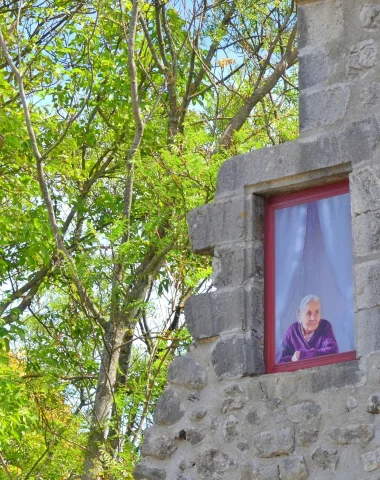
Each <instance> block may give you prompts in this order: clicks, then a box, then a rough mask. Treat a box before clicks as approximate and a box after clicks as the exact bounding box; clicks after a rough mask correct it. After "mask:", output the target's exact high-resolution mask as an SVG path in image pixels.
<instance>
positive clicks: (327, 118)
mask: <svg viewBox="0 0 380 480" xmlns="http://www.w3.org/2000/svg"><path fill="white" fill-rule="evenodd" d="M298 3H299V7H298V19H299V47H300V53H299V60H300V138H299V139H298V140H296V141H294V142H289V143H287V144H283V145H280V146H276V147H273V148H267V149H262V150H258V151H253V152H250V153H247V154H244V155H240V156H238V157H235V158H231V159H230V160H228V161H227V162H226V163H225V164H224V165H223V166H222V168H221V169H220V172H219V177H218V184H217V192H216V196H215V201H214V203H212V204H208V205H206V206H204V207H201V208H199V209H196V210H194V211H192V212H191V213H190V215H189V219H188V222H189V233H190V237H191V241H192V247H193V250H194V251H195V252H198V253H199V254H206V255H213V257H214V285H215V287H216V291H213V292H210V293H207V294H203V295H198V296H195V297H192V298H190V299H189V300H188V301H187V303H186V307H185V315H186V322H187V325H188V327H189V329H190V331H191V333H192V335H193V337H194V339H195V343H194V346H193V348H192V349H191V351H190V352H189V353H188V354H187V355H185V356H184V357H181V358H177V359H175V360H174V362H173V363H172V365H171V367H170V369H169V376H168V387H167V389H166V390H165V392H164V394H163V396H162V397H161V398H160V400H159V401H158V404H157V408H156V412H155V417H154V421H155V425H154V426H153V427H152V428H150V429H149V430H148V431H147V432H146V435H145V442H144V445H143V446H142V456H143V457H144V458H143V460H142V462H141V463H140V465H139V466H138V467H137V468H136V470H135V473H134V478H135V479H136V480H209V479H215V480H278V479H281V480H303V479H311V480H327V479H329V480H330V479H331V478H334V479H337V480H340V479H341V480H343V479H344V480H366V479H373V480H378V479H379V478H380V415H378V414H380V368H379V365H380V58H379V55H380V1H379V0H377V1H375V0H372V2H371V0H365V1H364V0H299V2H298ZM343 178H349V181H350V192H351V209H352V228H353V240H354V282H355V330H356V355H357V359H356V360H353V361H349V362H343V363H336V364H332V365H326V366H318V367H313V368H309V369H304V370H298V371H295V372H289V373H277V374H265V368H264V343H263V336H264V307H263V305H264V301H263V299H264V273H263V272H264V269H263V259H264V245H263V228H264V222H265V218H264V203H265V199H266V198H267V197H269V196H271V195H276V194H279V193H283V192H285V193H286V192H291V191H294V190H300V189H302V188H307V187H309V186H315V185H324V184H326V183H331V182H334V181H336V180H337V179H343Z"/></svg>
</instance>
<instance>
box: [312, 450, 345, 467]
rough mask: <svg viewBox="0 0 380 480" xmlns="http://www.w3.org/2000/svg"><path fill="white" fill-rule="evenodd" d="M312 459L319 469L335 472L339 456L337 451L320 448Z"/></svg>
mask: <svg viewBox="0 0 380 480" xmlns="http://www.w3.org/2000/svg"><path fill="white" fill-rule="evenodd" d="M311 458H312V459H313V460H314V462H315V463H316V464H317V465H318V467H320V468H322V469H323V470H330V471H331V472H335V469H336V466H337V463H338V459H339V456H338V451H337V450H331V449H324V448H322V447H318V448H317V449H316V450H314V452H313V454H312V455H311Z"/></svg>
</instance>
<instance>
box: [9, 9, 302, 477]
mask: <svg viewBox="0 0 380 480" xmlns="http://www.w3.org/2000/svg"><path fill="white" fill-rule="evenodd" d="M0 18H1V23H0V29H1V42H0V43H1V47H2V55H0V169H1V175H0V209H1V215H0V232H1V243H0V283H1V289H0V313H1V316H2V319H1V324H0V345H1V349H0V478H5V479H9V478H13V479H16V478H20V479H25V480H26V479H49V480H55V479H57V480H62V479H74V478H80V476H81V475H82V477H81V478H83V480H88V479H92V478H96V475H97V476H98V477H101V478H107V479H111V478H112V479H113V480H116V479H118V478H131V472H132V469H133V465H134V463H135V462H136V459H137V458H138V446H139V443H140V441H141V436H142V434H143V429H144V427H145V426H146V425H147V424H149V423H150V422H151V421H152V408H153V407H154V404H155V402H156V401H157V398H158V397H159V395H160V394H161V392H162V390H163V388H164V386H165V382H166V371H167V367H168V365H169V363H170V361H171V360H172V358H173V356H174V355H176V354H181V353H183V352H184V351H185V349H186V347H187V346H188V345H189V343H190V342H191V338H190V336H189V333H188V332H187V330H186V328H185V327H184V325H183V315H182V312H183V305H184V302H185V300H186V299H187V298H188V297H189V296H190V295H193V294H196V293H198V292H200V291H204V290H207V289H208V288H210V274H211V265H210V259H209V258H203V257H196V256H194V255H193V254H192V253H191V249H190V245H189V240H188V236H187V226H186V216H187V213H188V212H189V211H190V210H191V209H192V208H195V207H197V206H200V205H202V204H204V203H207V202H210V201H212V198H213V195H214V191H215V185H216V178H217V172H218V169H219V167H220V165H221V164H222V163H223V161H224V160H225V159H226V158H228V157H230V156H231V155H236V154H240V153H243V152H247V151H249V150H252V149H256V148H261V147H264V146H269V145H273V144H278V143H281V142H284V141H288V140H291V139H293V138H294V137H295V136H296V135H297V89H296V87H295V86H294V85H295V83H296V74H297V72H296V67H295V64H296V56H297V55H296V53H297V52H296V47H295V46H294V42H295V31H296V27H295V18H294V3H293V2H292V1H290V0H286V1H281V2H277V1H273V0H265V1H258V0H248V3H247V2H246V1H245V2H239V1H238V2H234V3H233V4H230V3H228V2H217V3H215V4H212V3H208V2H199V3H198V2H197V1H194V3H193V4H192V5H187V4H186V3H179V2H174V3H165V2H163V3H160V2H155V3H154V4H150V3H148V2H142V1H140V2H137V0H133V1H132V2H114V1H111V2H100V1H92V0H90V1H86V2H84V1H82V0H79V1H78V0H75V1H74V0H44V1H43V2H39V1H37V0H27V1H25V2H24V3H21V4H20V3H19V2H16V1H15V0H7V1H6V2H3V5H2V6H1V7H0ZM134 26H135V28H134ZM23 94H24V95H25V98H24V97H23ZM33 135H34V136H35V142H34V141H33ZM46 192H48V195H47V194H46ZM116 339H117V340H116ZM109 352H112V354H109ZM104 372H107V373H106V374H104ZM102 382H103V383H102ZM107 382H109V386H110V387H111V388H109V389H108V391H110V392H111V393H110V395H109V397H108V398H107V399H104V398H102V399H100V395H101V393H99V392H101V391H102V389H101V388H99V386H101V385H104V384H107ZM103 390H104V389H103ZM100 400H102V402H103V404H106V405H107V408H106V410H105V411H104V412H103V417H100V416H99V410H97V409H98V407H99V404H100ZM89 465H91V468H89ZM91 469H96V474H95V473H91Z"/></svg>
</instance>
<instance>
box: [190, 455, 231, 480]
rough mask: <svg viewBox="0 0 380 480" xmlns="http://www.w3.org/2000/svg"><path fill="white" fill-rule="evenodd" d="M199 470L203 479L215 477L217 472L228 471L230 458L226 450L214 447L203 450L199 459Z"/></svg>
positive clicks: (207, 479)
mask: <svg viewBox="0 0 380 480" xmlns="http://www.w3.org/2000/svg"><path fill="white" fill-rule="evenodd" d="M196 463H197V472H198V474H199V475H200V477H201V478H202V479H206V480H209V479H210V478H215V474H221V473H224V472H227V471H228V470H229V468H230V463H231V461H230V458H229V457H228V455H226V454H225V453H224V452H221V451H220V450H216V449H214V448H212V449H209V450H206V451H204V452H202V453H201V454H200V455H199V456H198V459H197V462H196Z"/></svg>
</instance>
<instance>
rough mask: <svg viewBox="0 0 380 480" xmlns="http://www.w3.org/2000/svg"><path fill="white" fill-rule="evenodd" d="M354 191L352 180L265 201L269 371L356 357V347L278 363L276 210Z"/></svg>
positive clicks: (281, 370)
mask: <svg viewBox="0 0 380 480" xmlns="http://www.w3.org/2000/svg"><path fill="white" fill-rule="evenodd" d="M349 192H350V187H349V181H348V179H347V180H343V181H340V182H338V183H333V184H328V185H323V186H320V187H314V188H309V189H307V190H303V191H300V192H294V193H289V194H286V195H278V196H274V197H270V198H268V199H267V200H266V204H265V242H264V248H265V325H264V356H265V370H266V373H277V372H292V371H295V370H300V369H303V368H310V367H316V366H321V365H329V364H331V363H338V362H346V361H350V360H356V351H355V350H354V351H350V352H343V353H336V354H333V355H326V356H325V357H318V358H315V359H308V360H298V361H297V362H290V363H283V364H281V365H279V364H277V365H276V364H275V321H276V318H275V299H276V292H275V278H276V277H275V275H276V272H275V265H276V258H275V212H276V210H278V209H282V208H286V207H292V206H294V205H300V204H302V203H310V202H314V201H317V200H321V199H324V198H329V197H335V196H337V195H344V194H345V193H349Z"/></svg>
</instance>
